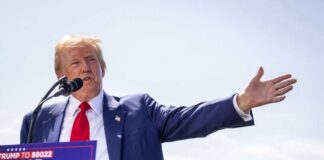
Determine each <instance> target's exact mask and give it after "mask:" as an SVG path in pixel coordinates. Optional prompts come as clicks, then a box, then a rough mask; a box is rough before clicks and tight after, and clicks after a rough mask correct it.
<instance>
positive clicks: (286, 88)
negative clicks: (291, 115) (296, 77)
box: [275, 85, 293, 96]
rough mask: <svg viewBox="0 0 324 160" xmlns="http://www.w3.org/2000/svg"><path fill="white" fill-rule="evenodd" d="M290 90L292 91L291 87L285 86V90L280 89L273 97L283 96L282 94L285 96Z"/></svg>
mask: <svg viewBox="0 0 324 160" xmlns="http://www.w3.org/2000/svg"><path fill="white" fill-rule="evenodd" d="M292 89H293V86H292V85H290V86H287V87H285V88H282V89H280V90H278V91H276V93H275V95H276V96H281V95H284V94H286V93H287V92H289V91H291V90H292Z"/></svg>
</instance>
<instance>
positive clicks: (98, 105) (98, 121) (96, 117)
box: [60, 91, 252, 160]
mask: <svg viewBox="0 0 324 160" xmlns="http://www.w3.org/2000/svg"><path fill="white" fill-rule="evenodd" d="M103 96H104V92H103V91H101V92H100V93H99V95H97V96H96V97H94V98H93V99H91V100H90V101H89V102H88V103H89V105H90V106H91V109H89V110H88V111H87V112H86V115H87V118H88V120H89V125H90V140H97V153H96V159H97V160H109V158H108V146H107V144H106V136H105V129H104V122H103V116H102V110H103V108H102V106H103V104H102V103H103ZM237 96H238V94H236V95H235V96H234V97H233V105H234V108H235V110H236V112H237V113H238V114H239V115H240V117H241V118H242V119H243V120H244V121H245V122H246V121H250V120H252V116H251V113H250V111H249V113H244V112H243V111H242V110H241V109H240V108H239V106H238V104H237V101H236V98H237ZM80 104H81V102H80V101H79V100H77V99H76V98H75V97H73V96H72V95H71V96H70V100H69V104H68V106H67V109H66V113H65V116H64V120H63V126H62V130H61V136H60V142H69V141H70V135H71V131H72V126H73V123H74V119H75V118H76V116H77V115H78V113H79V112H80V109H79V105H80Z"/></svg>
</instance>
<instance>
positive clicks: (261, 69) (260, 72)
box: [253, 67, 264, 80]
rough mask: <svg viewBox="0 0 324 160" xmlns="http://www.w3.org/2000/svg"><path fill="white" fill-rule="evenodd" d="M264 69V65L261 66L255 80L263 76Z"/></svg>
mask: <svg viewBox="0 0 324 160" xmlns="http://www.w3.org/2000/svg"><path fill="white" fill-rule="evenodd" d="M263 73H264V70H263V68H262V67H260V68H259V70H258V73H257V75H255V77H254V78H253V79H254V80H260V79H261V77H262V76H263Z"/></svg>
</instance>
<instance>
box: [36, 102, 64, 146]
mask: <svg viewBox="0 0 324 160" xmlns="http://www.w3.org/2000/svg"><path fill="white" fill-rule="evenodd" d="M67 104H68V100H67V101H66V102H64V103H60V104H58V105H57V106H55V107H53V108H52V110H50V111H49V116H48V119H45V120H44V121H43V122H42V125H43V126H42V127H43V132H44V133H43V140H42V141H43V142H58V141H59V137H60V134H61V128H62V123H63V118H64V113H65V109H66V106H67Z"/></svg>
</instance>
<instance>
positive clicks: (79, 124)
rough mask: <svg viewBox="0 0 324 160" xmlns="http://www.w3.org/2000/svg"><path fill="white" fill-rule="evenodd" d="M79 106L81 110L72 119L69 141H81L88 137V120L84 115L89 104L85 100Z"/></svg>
mask: <svg viewBox="0 0 324 160" xmlns="http://www.w3.org/2000/svg"><path fill="white" fill-rule="evenodd" d="M79 108H80V109H81V111H80V112H79V113H78V115H77V117H76V118H75V120H74V123H73V126H72V131H71V137H70V141H82V140H89V139H90V127H89V121H88V118H87V116H86V111H87V110H88V109H90V105H89V104H88V103H87V102H82V103H81V104H80V106H79Z"/></svg>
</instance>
